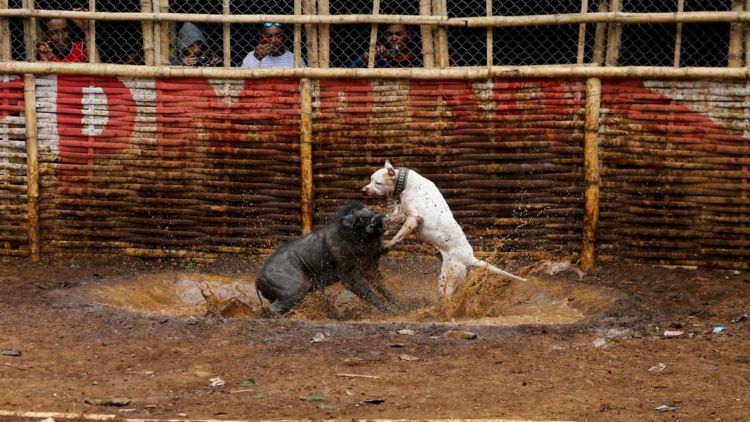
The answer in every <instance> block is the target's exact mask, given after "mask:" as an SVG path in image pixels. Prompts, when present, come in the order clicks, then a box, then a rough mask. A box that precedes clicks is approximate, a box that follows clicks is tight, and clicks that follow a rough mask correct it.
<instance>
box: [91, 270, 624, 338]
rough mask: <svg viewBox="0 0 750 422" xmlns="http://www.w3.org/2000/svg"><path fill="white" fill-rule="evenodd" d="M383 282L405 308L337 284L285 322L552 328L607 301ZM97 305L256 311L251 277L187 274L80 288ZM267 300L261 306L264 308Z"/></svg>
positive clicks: (408, 280) (389, 276)
mask: <svg viewBox="0 0 750 422" xmlns="http://www.w3.org/2000/svg"><path fill="white" fill-rule="evenodd" d="M382 267H383V273H384V276H385V280H386V283H387V285H388V286H389V288H390V289H391V290H392V292H393V293H394V295H395V296H396V297H397V298H399V299H400V300H401V302H402V303H403V304H404V305H405V307H406V309H407V310H405V311H403V312H401V313H399V314H396V315H393V314H387V313H383V312H381V311H378V310H377V309H375V308H374V307H372V306H370V305H369V304H367V303H364V302H363V301H361V300H359V299H358V298H357V297H356V296H354V295H353V294H352V293H351V292H349V291H347V290H346V289H344V288H343V287H342V286H340V285H334V286H332V287H329V288H327V289H325V290H323V291H318V292H314V293H311V294H309V295H308V296H307V297H306V298H305V299H304V300H303V301H302V302H301V303H300V304H299V305H298V306H296V307H295V308H294V309H293V310H292V312H290V313H289V314H288V315H287V318H289V319H294V320H316V321H347V322H359V323H368V322H369V323H372V322H378V323H382V322H393V323H440V324H473V325H503V326H508V325H520V324H538V325H558V324H570V323H575V322H578V321H581V320H583V319H586V318H591V317H594V316H596V315H598V314H599V313H601V312H603V311H604V310H606V309H607V308H608V307H609V305H610V304H611V303H612V301H613V300H614V295H613V294H612V292H611V291H609V290H607V289H603V288H599V287H596V286H590V285H586V284H583V283H580V282H578V277H576V276H575V275H573V276H572V277H567V278H566V277H547V276H545V275H543V274H542V275H536V276H535V275H531V276H529V280H528V281H527V282H517V281H510V280H507V279H503V278H501V277H498V276H496V275H494V274H491V273H489V272H486V271H481V270H480V271H473V272H472V273H471V274H470V275H469V277H468V278H467V280H466V281H465V283H464V284H463V285H462V286H461V287H460V288H459V290H458V291H457V292H456V294H455V296H454V297H453V299H452V300H451V301H450V302H443V301H441V300H440V298H439V296H438V289H437V268H438V267H436V266H434V265H408V266H407V265H403V263H398V264H396V265H394V264H393V261H391V264H390V265H382ZM79 289H83V291H82V292H80V293H82V294H84V295H85V296H87V297H89V298H91V299H93V300H94V301H96V302H99V303H102V304H105V305H109V306H113V307H117V308H120V309H125V310H128V311H131V312H138V313H142V314H147V315H173V316H203V315H207V314H212V315H216V316H221V317H235V318H240V317H245V318H248V317H249V318H254V317H257V316H258V315H259V313H260V312H261V309H262V308H261V302H260V301H259V299H258V295H257V293H256V290H255V283H254V277H253V276H245V277H227V276H223V275H215V274H202V273H189V272H161V273H154V274H142V275H139V276H136V277H133V278H129V279H118V280H103V281H102V282H101V283H97V284H93V285H87V286H81V287H80V288H79ZM267 304H268V302H265V305H267Z"/></svg>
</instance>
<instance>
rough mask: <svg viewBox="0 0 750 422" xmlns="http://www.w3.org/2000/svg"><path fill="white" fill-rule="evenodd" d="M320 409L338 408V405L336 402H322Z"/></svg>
mask: <svg viewBox="0 0 750 422" xmlns="http://www.w3.org/2000/svg"><path fill="white" fill-rule="evenodd" d="M318 409H323V410H336V405H335V404H331V403H320V404H319V405H318Z"/></svg>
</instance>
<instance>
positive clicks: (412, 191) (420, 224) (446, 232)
mask: <svg viewBox="0 0 750 422" xmlns="http://www.w3.org/2000/svg"><path fill="white" fill-rule="evenodd" d="M362 193H363V194H365V195H367V196H376V197H387V196H392V197H393V199H395V200H396V201H400V203H401V210H400V212H402V213H404V214H405V216H406V221H405V222H404V225H403V226H401V229H400V230H399V231H398V233H396V236H394V237H393V239H391V240H390V241H389V242H388V243H386V245H385V249H390V248H392V247H393V245H395V244H396V243H398V242H400V241H402V240H403V239H404V238H405V237H406V236H408V235H409V234H410V233H412V232H415V231H416V235H417V237H418V238H419V239H421V240H423V241H425V242H427V243H429V244H430V245H432V246H434V247H436V248H437V249H438V250H439V251H440V254H441V255H442V258H443V265H442V268H441V269H440V278H439V287H440V294H441V295H443V296H444V297H446V298H450V297H451V296H452V295H453V293H455V291H456V288H458V285H459V283H461V282H462V281H463V280H464V279H465V278H466V276H467V272H468V269H469V268H472V267H479V268H487V269H488V270H490V271H492V272H493V273H495V274H499V275H503V276H506V277H510V278H513V279H515V280H520V281H526V279H524V278H521V277H518V276H516V275H513V274H511V273H509V272H506V271H503V270H501V269H499V268H497V267H495V266H493V265H491V264H488V263H487V262H485V261H482V260H480V259H477V258H476V257H475V256H474V249H473V248H472V247H471V245H470V244H469V241H468V240H466V235H464V232H463V230H461V226H459V225H458V222H456V219H455V218H453V213H451V210H450V208H449V207H448V204H447V203H446V202H445V198H443V195H442V194H441V193H440V191H439V190H438V188H437V186H435V184H434V183H432V182H431V181H429V180H428V179H426V178H425V177H423V176H420V175H419V174H418V173H417V172H415V171H414V170H409V169H407V168H399V169H395V168H394V167H393V166H392V165H391V163H390V162H389V161H386V162H385V167H383V168H382V169H379V170H378V171H376V172H375V173H373V174H372V176H371V177H370V183H369V184H368V185H367V186H365V187H363V188H362Z"/></svg>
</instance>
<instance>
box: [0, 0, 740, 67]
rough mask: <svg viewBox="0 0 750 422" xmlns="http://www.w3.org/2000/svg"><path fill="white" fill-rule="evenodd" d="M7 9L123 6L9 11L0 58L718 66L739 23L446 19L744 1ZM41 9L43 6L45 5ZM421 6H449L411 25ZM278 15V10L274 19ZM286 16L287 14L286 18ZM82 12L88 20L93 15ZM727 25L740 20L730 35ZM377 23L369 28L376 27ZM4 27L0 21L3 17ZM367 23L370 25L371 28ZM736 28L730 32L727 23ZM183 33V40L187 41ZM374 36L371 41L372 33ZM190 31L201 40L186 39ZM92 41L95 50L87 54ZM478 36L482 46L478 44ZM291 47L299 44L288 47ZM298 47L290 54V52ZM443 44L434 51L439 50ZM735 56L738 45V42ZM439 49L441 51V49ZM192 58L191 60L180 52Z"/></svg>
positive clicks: (109, 1)
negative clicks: (158, 16) (473, 22)
mask: <svg viewBox="0 0 750 422" xmlns="http://www.w3.org/2000/svg"><path fill="white" fill-rule="evenodd" d="M6 4H7V10H11V11H12V9H26V10H35V11H37V12H38V11H71V10H80V11H89V12H105V13H116V14H125V13H127V14H130V15H131V17H129V18H116V19H101V18H100V19H98V20H95V21H87V20H72V19H67V20H66V19H59V18H49V17H47V18H41V17H40V18H37V17H30V16H28V17H18V16H17V15H16V16H10V17H6V18H4V19H3V25H4V26H5V27H6V28H7V31H8V33H9V34H10V37H9V38H8V39H6V40H4V42H5V43H6V45H7V46H6V48H5V49H4V51H8V52H9V53H4V54H5V56H6V57H3V61H9V60H16V61H50V60H51V61H92V62H102V63H119V64H151V65H160V64H161V65H167V64H173V65H191V66H192V65H208V66H228V67H239V66H268V67H286V66H290V67H291V66H314V67H332V68H337V67H415V66H424V67H431V66H440V63H444V64H445V65H447V66H451V67H465V66H487V65H511V66H515V65H541V64H591V63H598V64H604V63H605V61H606V64H607V65H610V66H611V65H620V66H682V67H696V66H701V67H706V66H707V67H722V66H727V65H737V64H736V63H735V64H732V63H731V61H730V59H729V57H730V56H731V53H730V49H731V47H730V46H731V45H732V44H733V41H732V38H733V36H738V37H740V38H739V40H740V41H739V42H734V44H737V45H740V46H741V45H743V44H745V42H744V39H743V38H742V37H743V36H744V35H743V31H742V29H743V28H742V27H741V24H731V23H728V22H706V23H684V24H678V23H643V24H640V23H589V24H585V25H581V24H577V23H575V24H566V25H551V24H549V23H545V24H540V25H526V26H519V25H515V24H509V23H508V21H503V23H496V24H494V26H493V24H492V23H490V24H488V26H486V27H485V26H483V27H468V26H466V25H460V24H459V23H456V20H460V19H464V18H466V19H471V18H483V17H515V16H518V17H521V16H525V17H532V16H542V15H571V14H581V13H599V12H625V13H674V12H681V11H682V12H701V11H703V12H728V11H738V10H739V11H741V10H744V9H743V7H742V6H744V2H739V1H738V0H734V1H733V0H555V1H553V0H545V1H535V2H529V1H524V0H493V1H492V2H491V10H489V9H490V8H489V7H488V2H487V1H485V0H460V1H451V2H444V1H442V2H441V1H435V0H432V1H431V0H421V1H413V2H403V1H392V0H384V1H380V2H377V1H373V0H367V1H364V0H349V1H344V0H296V1H295V0H283V1H266V2H256V1H248V0H221V1H219V0H214V1H208V2H193V1H188V0H96V1H95V2H94V3H93V8H92V5H91V4H90V3H89V1H84V0H6ZM153 12H160V13H164V14H195V15H198V16H205V15H220V16H221V15H229V16H230V17H237V16H256V17H259V16H261V15H281V16H294V15H313V16H315V15H318V16H325V15H330V16H331V17H332V18H336V17H342V16H343V17H346V16H349V17H357V16H359V17H362V18H363V19H360V21H361V22H358V21H357V19H351V20H349V21H347V22H346V23H337V22H334V21H331V23H315V24H305V23H298V24H296V25H295V24H291V23H290V24H277V23H276V22H268V23H266V25H265V26H264V25H263V24H262V23H258V22H257V21H256V22H252V23H244V22H237V21H234V22H228V23H222V22H219V23H214V22H216V20H213V21H212V22H211V23H207V22H200V21H201V20H202V21H205V20H206V19H198V20H199V21H198V22H192V23H186V22H183V20H184V19H180V18H175V17H171V18H165V19H162V20H157V21H153V20H144V21H138V20H137V19H138V17H137V15H135V16H133V14H137V13H148V14H153ZM374 15H385V16H391V17H392V16H400V17H402V19H401V21H402V22H404V23H405V24H404V25H402V24H393V25H389V24H384V23H380V24H378V25H375V24H373V23H372V22H371V21H372V20H373V19H369V20H368V19H367V18H368V16H374ZM45 16H48V15H45ZM420 16H422V17H424V16H436V17H447V19H448V20H453V21H452V23H451V24H444V25H436V24H433V25H430V24H423V25H418V24H414V25H411V24H409V23H410V21H411V22H415V23H416V21H415V19H417V18H419V17H420ZM281 20H284V19H281ZM287 20H289V19H287ZM90 22H94V24H93V25H91V24H90ZM732 25H735V26H737V25H739V27H740V31H739V32H736V31H735V32H736V33H735V34H734V35H733V31H732ZM376 28H377V29H376ZM4 29H5V28H4ZM373 31H375V33H374V34H373ZM736 34H739V35H736ZM188 41H191V42H190V43H188ZM372 41H374V44H373V45H371V42H372ZM196 42H197V43H198V44H200V45H199V48H194V47H191V45H192V44H194V43H196ZM90 43H94V45H95V46H96V52H97V55H96V56H95V57H93V58H90V57H89V54H88V53H89V51H88V49H86V47H87V45H88V44H90ZM488 46H489V47H490V48H488ZM76 48H82V49H83V50H82V51H78V52H76V51H75V50H76ZM296 49H299V51H296ZM295 52H296V53H297V56H298V57H297V58H295V59H292V57H293V55H294V53H295ZM443 56H444V57H443ZM739 56H741V54H739ZM440 57H443V60H441V59H440ZM186 58H190V60H185V59H186Z"/></svg>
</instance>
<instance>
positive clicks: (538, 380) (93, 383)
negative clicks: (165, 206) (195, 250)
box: [0, 257, 750, 421]
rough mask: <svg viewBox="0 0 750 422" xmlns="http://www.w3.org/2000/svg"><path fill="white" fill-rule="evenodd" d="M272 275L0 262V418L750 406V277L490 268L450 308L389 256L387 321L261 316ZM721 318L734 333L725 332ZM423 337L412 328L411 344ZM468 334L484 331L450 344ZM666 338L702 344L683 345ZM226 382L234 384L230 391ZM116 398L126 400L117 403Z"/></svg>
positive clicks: (95, 261) (335, 309)
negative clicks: (391, 307) (233, 302)
mask: <svg viewBox="0 0 750 422" xmlns="http://www.w3.org/2000/svg"><path fill="white" fill-rule="evenodd" d="M258 264H259V262H257V261H252V260H246V259H241V258H232V257H227V258H223V259H222V260H220V261H219V262H215V263H210V264H196V263H195V262H192V261H185V262H154V261H142V260H137V259H117V260H114V259H112V260H102V259H101V258H92V257H82V258H78V259H76V260H65V261H55V260H47V261H45V262H42V263H39V264H29V263H28V262H26V261H24V260H21V259H2V260H0V333H2V336H1V337H0V351H11V350H12V351H17V352H19V353H20V356H12V355H8V354H2V355H0V385H2V386H3V388H2V394H0V420H3V421H4V420H17V419H19V417H18V416H7V415H11V414H14V412H16V414H19V413H18V412H28V411H39V412H72V413H76V414H77V413H80V412H87V413H97V414H112V415H119V416H120V417H132V418H155V419H159V418H212V419H260V418H263V419H281V418H312V419H329V418H342V419H348V418H506V419H528V418H533V419H541V420H605V419H606V420H673V419H677V420H717V419H720V420H743V419H745V418H746V416H747V414H748V406H750V404H749V403H748V400H750V395H749V394H748V386H750V358H748V352H747V351H748V350H750V341H748V334H750V328H749V327H750V323H749V322H748V321H747V320H746V319H742V318H739V319H738V316H741V315H743V314H744V313H746V312H747V311H748V309H747V307H748V304H747V301H748V298H749V297H750V278H748V276H747V274H745V273H734V272H726V271H713V272H712V271H688V270H681V269H665V268H658V267H651V266H635V265H629V264H623V263H608V264H606V265H602V266H600V267H596V268H595V269H594V270H593V271H591V272H590V273H589V274H587V275H586V276H585V277H584V278H583V279H580V280H579V278H578V276H577V275H576V274H575V273H574V272H572V271H564V272H561V273H558V274H555V275H548V274H545V273H544V272H543V271H541V272H538V273H536V274H534V275H532V276H531V277H530V281H529V282H528V283H517V282H508V281H505V280H502V279H500V278H498V277H495V276H491V275H490V276H488V275H487V274H482V273H474V274H473V275H472V276H471V277H470V279H469V282H468V283H467V285H466V287H467V288H466V290H465V291H463V292H462V293H463V296H462V297H461V298H460V300H458V302H457V303H456V304H454V306H453V307H452V308H450V309H448V312H446V311H445V308H443V307H440V306H436V305H439V304H438V298H437V289H436V278H437V272H438V269H439V263H438V262H437V260H433V259H426V258H425V259H411V258H405V257H388V259H387V260H385V262H384V263H383V269H384V273H385V276H386V280H387V283H388V285H389V287H390V288H391V289H392V290H393V291H394V293H395V294H396V295H397V296H398V297H399V298H402V299H403V300H404V301H405V302H407V303H409V304H410V305H411V308H410V310H408V311H406V312H404V313H401V314H398V315H387V314H384V313H382V312H379V311H377V310H376V309H374V308H372V307H371V306H369V305H367V304H364V303H362V302H360V301H359V299H357V298H356V297H354V296H353V295H351V294H350V293H348V292H346V291H344V290H343V289H341V288H340V287H334V288H329V289H326V290H325V291H322V292H318V293H315V294H312V295H309V296H308V297H307V298H306V299H305V300H304V301H303V302H302V304H301V305H300V306H299V307H298V308H297V309H295V311H294V312H293V314H292V315H290V316H289V317H288V318H285V319H282V320H268V319H259V318H255V317H254V316H253V315H252V314H251V313H243V312H245V311H247V310H248V309H250V310H253V308H254V307H256V306H257V299H256V298H255V296H254V290H253V288H252V281H253V280H254V274H255V271H256V269H257V268H258ZM509 269H511V270H519V268H509ZM206 287H208V290H206ZM201 288H203V289H204V292H206V291H210V292H212V293H213V294H214V295H215V297H214V299H215V301H214V304H215V305H220V304H222V303H227V302H226V301H228V300H230V299H232V298H234V299H239V300H241V302H243V303H244V304H246V305H248V306H247V307H243V306H239V307H233V306H229V307H227V308H225V309H228V310H229V311H227V312H228V315H230V316H231V317H219V316H217V315H216V312H213V313H212V312H209V313H208V315H207V312H206V311H207V310H210V309H212V308H211V306H210V305H209V304H208V302H207V301H206V300H205V299H204V297H203V295H202V294H201ZM214 309H216V307H214ZM232 309H235V310H236V309H240V310H241V311H240V312H239V313H237V314H234V315H233V316H232V314H231V313H232V312H235V311H232ZM732 320H737V322H732ZM717 325H722V326H724V327H725V329H724V330H723V331H722V332H721V333H720V334H712V329H713V328H714V327H715V326H717ZM405 328H408V329H411V330H412V332H413V333H410V334H411V335H403V334H399V333H398V331H399V330H401V329H405ZM457 330H459V331H470V332H472V333H475V334H476V335H477V338H476V339H474V340H468V339H465V338H456V337H453V336H451V335H450V333H452V332H455V331H457ZM665 330H671V331H682V332H684V334H683V335H681V336H679V337H678V338H665V337H664V331H665ZM313 339H315V340H317V341H312V340H313ZM652 368H656V369H653V370H650V369H652ZM659 368H661V369H659ZM217 378H220V379H221V381H223V385H214V386H212V383H213V384H216V382H214V381H215V380H216V379H217ZM248 379H253V380H254V385H252V386H251V385H249V384H250V383H248V382H247V381H246V380H248ZM212 380H214V381H212ZM243 382H244V385H243ZM6 386H7V388H6ZM112 398H122V399H126V401H127V404H126V405H124V406H121V407H115V406H111V405H106V404H104V403H106V402H107V401H108V400H109V401H111V400H110V399H112ZM317 399H320V400H317ZM97 403H98V404H97ZM660 405H666V406H668V409H669V410H668V411H666V412H659V411H657V410H656V407H657V406H660ZM3 415H6V416H3ZM32 419H33V418H32ZM58 419H59V418H58Z"/></svg>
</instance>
